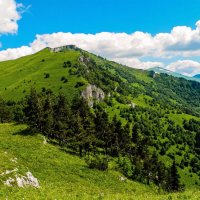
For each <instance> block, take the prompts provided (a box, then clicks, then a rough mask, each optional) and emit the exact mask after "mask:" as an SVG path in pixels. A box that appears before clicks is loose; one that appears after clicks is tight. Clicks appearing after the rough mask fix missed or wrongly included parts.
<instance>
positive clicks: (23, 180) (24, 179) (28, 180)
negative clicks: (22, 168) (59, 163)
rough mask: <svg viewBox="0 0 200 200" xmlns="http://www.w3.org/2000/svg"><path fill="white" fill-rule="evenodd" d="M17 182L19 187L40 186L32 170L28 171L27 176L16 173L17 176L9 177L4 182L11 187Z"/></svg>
mask: <svg viewBox="0 0 200 200" xmlns="http://www.w3.org/2000/svg"><path fill="white" fill-rule="evenodd" d="M16 184H17V186H18V187H26V186H31V187H35V188H39V187H40V185H39V182H38V180H37V178H35V177H34V176H33V175H32V173H31V172H27V173H26V176H21V175H18V174H16V175H15V177H9V178H8V179H7V180H6V181H5V182H4V185H7V186H9V187H12V186H14V185H16Z"/></svg>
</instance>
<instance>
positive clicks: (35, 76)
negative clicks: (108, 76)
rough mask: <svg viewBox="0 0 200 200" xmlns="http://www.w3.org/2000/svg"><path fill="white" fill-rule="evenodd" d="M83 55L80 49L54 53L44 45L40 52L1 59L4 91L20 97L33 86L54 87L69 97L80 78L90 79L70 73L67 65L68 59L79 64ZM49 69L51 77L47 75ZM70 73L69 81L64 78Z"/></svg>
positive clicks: (0, 92) (7, 95) (0, 87)
mask: <svg viewBox="0 0 200 200" xmlns="http://www.w3.org/2000/svg"><path fill="white" fill-rule="evenodd" d="M79 56H80V52H78V51H73V50H71V51H68V52H67V53H66V52H58V53H51V52H50V51H49V50H48V49H44V50H42V51H40V52H38V53H36V54H33V55H30V56H26V57H22V58H19V59H17V60H12V61H6V62H1V63H0V95H1V96H3V97H4V98H5V99H7V100H20V99H21V98H22V97H24V96H25V95H26V94H28V93H29V91H30V87H31V86H34V87H35V88H36V89H38V90H41V88H51V89H52V90H53V92H54V93H59V92H63V93H65V94H66V95H67V96H68V97H69V99H70V98H72V97H73V96H74V95H75V94H76V92H77V91H79V89H76V88H74V86H75V85H76V83H77V81H83V82H85V83H87V81H86V80H84V79H83V78H81V77H77V76H76V75H70V74H69V69H68V68H64V67H63V63H64V62H65V61H71V63H72V64H75V63H76V62H77V60H78V58H79ZM45 73H48V74H49V75H50V76H49V78H45ZM62 76H66V78H67V79H68V82H67V83H63V82H62V81H61V77H62Z"/></svg>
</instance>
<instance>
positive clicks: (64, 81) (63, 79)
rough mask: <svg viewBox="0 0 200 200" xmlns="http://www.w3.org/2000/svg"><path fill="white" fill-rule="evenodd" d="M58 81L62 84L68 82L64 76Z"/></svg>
mask: <svg viewBox="0 0 200 200" xmlns="http://www.w3.org/2000/svg"><path fill="white" fill-rule="evenodd" d="M60 80H61V81H63V83H67V82H68V79H67V78H66V77H65V76H62V77H61V79H60Z"/></svg>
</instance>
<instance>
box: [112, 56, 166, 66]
mask: <svg viewBox="0 0 200 200" xmlns="http://www.w3.org/2000/svg"><path fill="white" fill-rule="evenodd" d="M112 60H113V61H116V62H118V63H120V64H123V65H127V66H129V67H133V68H137V69H150V68H152V67H164V64H163V63H161V62H151V61H148V62H142V61H140V60H139V59H137V58H113V59H112Z"/></svg>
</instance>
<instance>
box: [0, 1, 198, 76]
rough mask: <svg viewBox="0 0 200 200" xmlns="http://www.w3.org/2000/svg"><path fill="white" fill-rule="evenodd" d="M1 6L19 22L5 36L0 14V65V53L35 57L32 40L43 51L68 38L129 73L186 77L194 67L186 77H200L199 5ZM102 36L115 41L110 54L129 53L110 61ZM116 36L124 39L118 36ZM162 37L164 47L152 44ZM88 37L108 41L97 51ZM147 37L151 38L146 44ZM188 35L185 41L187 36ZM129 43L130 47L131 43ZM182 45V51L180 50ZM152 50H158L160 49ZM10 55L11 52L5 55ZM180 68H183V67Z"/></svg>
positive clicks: (37, 3)
mask: <svg viewBox="0 0 200 200" xmlns="http://www.w3.org/2000/svg"><path fill="white" fill-rule="evenodd" d="M4 2H7V4H6V3H5V4H4V7H5V10H6V6H10V5H11V4H16V5H17V7H16V9H15V11H16V12H17V13H18V15H19V17H18V18H15V20H16V21H15V23H16V24H17V26H18V27H17V28H16V27H15V28H13V29H8V30H7V32H6V31H4V32H3V31H1V26H3V25H2V24H3V23H1V17H2V16H1V14H0V34H1V36H0V42H1V48H0V59H1V52H2V51H3V50H5V51H6V50H7V49H8V48H13V49H15V48H18V47H21V46H26V47H27V49H26V50H25V53H24V52H22V53H21V52H19V51H20V49H18V54H17V55H24V54H28V53H29V52H30V53H32V52H35V51H36V50H35V49H39V47H38V46H37V48H36V47H35V46H34V48H33V47H32V46H31V45H30V43H33V42H35V43H36V42H37V43H38V38H37V39H36V35H40V36H41V37H43V38H42V39H39V40H40V41H39V42H40V44H39V46H40V48H41V47H42V46H43V45H44V44H42V45H41V40H45V43H48V45H50V46H56V44H55V43H53V42H52V38H55V41H57V44H58V45H59V44H64V42H63V40H64V39H66V41H67V39H68V38H71V37H72V38H71V40H70V41H72V42H74V43H75V44H79V43H80V46H81V47H82V46H83V47H86V50H91V51H93V52H94V53H98V54H101V55H103V56H105V57H108V58H109V59H113V60H116V61H118V62H121V63H124V64H127V65H131V66H133V67H134V65H135V66H136V67H137V68H140V67H141V68H148V65H149V66H150V67H151V66H152V67H153V66H154V65H155V66H156V65H159V66H162V67H166V68H170V69H172V70H174V71H178V72H180V73H185V74H187V72H188V69H186V68H188V67H190V65H191V66H192V67H194V70H193V71H192V72H191V73H190V74H189V75H192V73H193V74H195V73H200V64H199V62H200V59H199V57H200V55H199V52H198V51H197V50H200V48H198V45H199V44H200V42H199V41H200V39H199V38H198V39H199V41H197V37H198V33H197V32H198V31H197V29H198V27H200V24H199V26H198V25H197V24H196V23H197V22H198V20H200V12H199V9H200V1H199V0H184V1H183V0H168V1H163V0H123V1H122V0H109V1H108V0H57V1H53V0H4ZM2 7H3V5H2ZM5 12H6V11H5ZM2 15H3V14H2ZM4 16H5V15H4ZM8 16H9V15H8ZM178 26H181V27H183V28H182V29H181V28H180V29H178V28H177V30H176V31H175V34H172V30H173V29H174V28H175V27H178ZM184 27H187V28H189V29H191V31H193V32H189V30H187V28H184ZM138 31H139V33H140V34H135V35H134V36H132V39H131V40H129V39H128V38H129V36H130V35H132V34H134V33H138ZM58 32H61V33H71V34H74V35H72V36H69V35H67V34H65V35H56V36H55V35H54V36H55V37H54V36H52V34H56V33H58ZM102 32H107V33H110V34H112V33H113V34H114V35H113V36H114V37H113V38H116V39H115V41H113V42H114V43H116V45H115V46H113V48H115V49H116V48H118V47H119V46H127V49H130V51H129V52H128V51H126V53H123V49H122V48H120V47H119V49H118V51H116V52H115V54H112V55H111V53H110V52H109V51H108V50H107V49H108V48H109V49H110V48H111V46H106V47H105V45H106V43H107V41H108V40H109V38H112V35H105V34H101V33H102ZM177 32H178V33H177ZM182 32H184V33H185V35H184V37H182V36H181V35H180V36H179V35H178V34H181V33H182ZM199 32H200V31H199ZM13 33H14V34H13ZM77 33H82V34H85V35H84V37H82V36H79V35H77ZM117 33H119V34H120V33H126V35H117ZM160 33H165V34H169V35H165V37H164V39H162V38H161V37H160V35H159V41H160V40H162V41H161V42H157V43H156V42H155V40H157V35H158V34H160ZM44 34H48V36H45V39H44ZM87 34H92V36H94V37H95V38H97V39H95V42H96V40H98V43H100V42H102V38H106V37H108V38H106V39H107V40H105V41H103V42H102V43H101V45H100V46H97V44H96V43H95V42H94V44H93V43H92V42H91V43H90V44H89V43H88V40H89V41H90V38H91V36H88V35H87ZM96 34H100V35H96ZM145 34H146V35H145ZM147 34H148V35H150V36H151V37H152V38H150V39H149V38H148V37H149V36H148V35H147ZM187 34H188V35H189V36H187ZM171 35H172V37H171ZM193 35H196V36H195V38H193ZM120 37H121V38H122V41H121V43H119V44H118V41H119V40H121V38H120ZM124 37H126V38H127V40H125V39H123V38H124ZM170 37H171V38H170ZM188 37H189V38H190V39H189V40H188V39H187V38H188ZM60 38H62V42H60V40H61V39H60ZM63 38H64V39H63ZM99 38H100V39H99ZM160 38H161V39H160ZM174 38H175V39H174ZM179 38H181V39H182V41H181V40H180V41H179ZM46 40H47V41H46ZM80 40H82V41H85V42H84V44H83V42H82V43H81V42H80ZM133 40H134V42H132V41H133ZM135 40H137V41H135ZM150 40H151V41H150ZM174 40H176V42H174V43H173V42H172V41H174ZM77 41H79V42H77ZM140 41H142V42H141V43H142V44H143V43H144V45H140V46H138V47H137V44H138V43H139V42H140ZM168 41H169V43H170V41H171V43H170V44H171V46H166V43H167V42H168ZM162 42H163V46H162V47H160V45H159V43H162ZM151 43H152V44H151ZM186 43H187V44H186ZM102 44H103V45H102ZM130 44H132V45H134V44H136V50H138V51H136V50H134V49H133V48H134V46H132V47H130ZM147 44H148V45H147ZM181 44H184V45H185V46H184V47H182V45H181ZM145 45H146V46H145ZM156 45H158V47H157V46H156ZM102 46H103V47H102ZM141 46H145V48H144V49H142V48H141ZM194 46H195V47H196V46H197V49H194ZM29 47H31V48H32V49H30V48H29ZM94 48H96V49H94ZM159 48H160V51H159V52H158V53H157V54H156V55H155V54H153V53H152V52H153V51H155V50H156V49H159ZM172 48H173V51H174V49H175V54H173V53H172V50H170V52H171V54H170V52H169V49H172ZM33 49H34V50H33ZM149 49H150V50H149ZM167 49H168V50H167ZM23 51H24V49H23ZM119 51H120V53H119ZM161 51H162V53H161ZM124 52H125V51H124ZM183 52H184V53H183ZM12 53H13V54H14V53H15V51H14V50H13V51H12ZM23 53H24V54H23ZM159 53H160V54H159ZM10 54H11V53H10V52H9V55H10ZM123 54H124V56H123ZM5 55H6V56H7V55H8V53H7V54H5V52H4V54H3V56H2V59H7V58H6V56H5ZM15 57H17V56H16V55H15V56H14V55H13V57H12V56H11V57H9V58H15ZM2 59H1V60H2ZM178 61H179V63H178ZM189 61H190V62H189ZM143 63H145V64H143ZM174 63H175V64H174ZM182 65H185V67H184V66H182ZM185 69H186V70H185ZM184 70H185V71H184Z"/></svg>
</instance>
